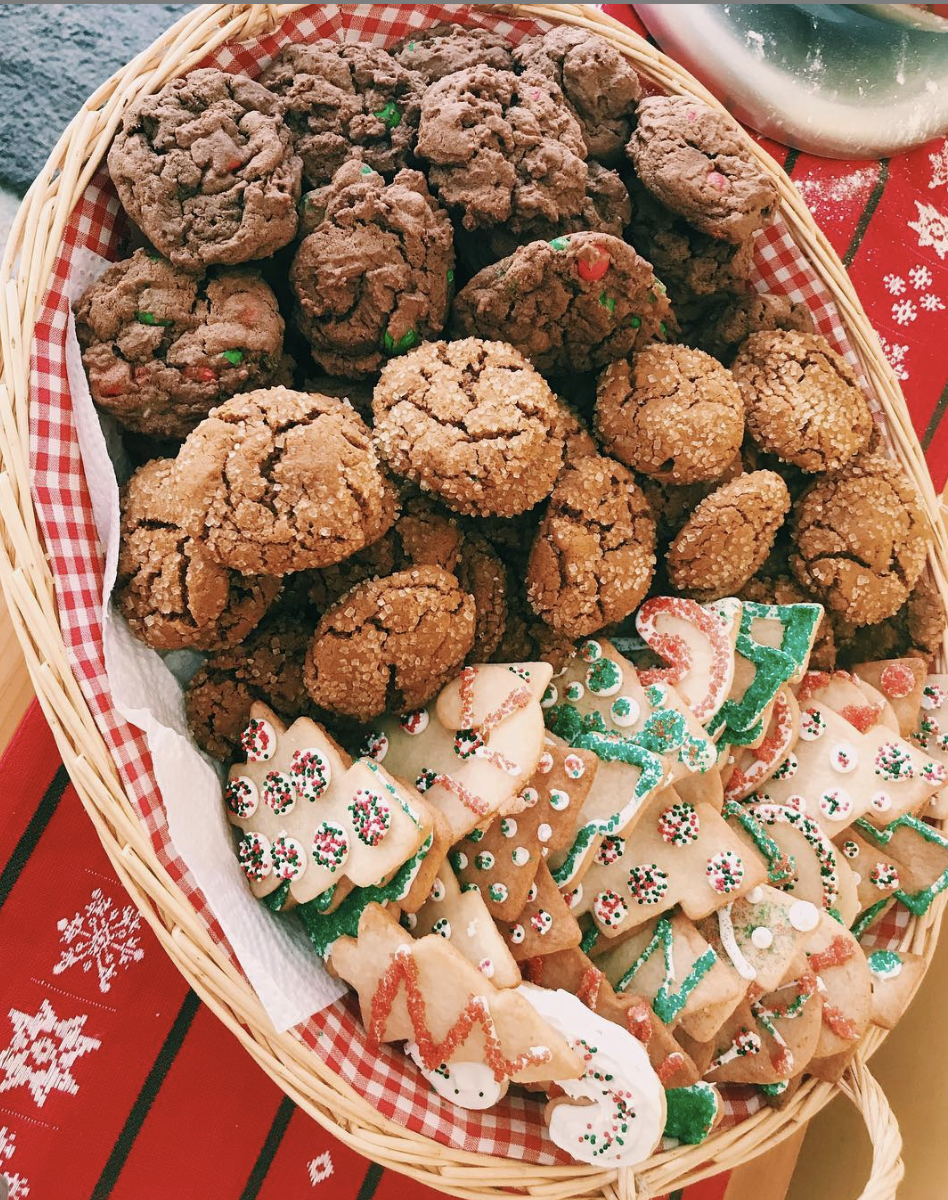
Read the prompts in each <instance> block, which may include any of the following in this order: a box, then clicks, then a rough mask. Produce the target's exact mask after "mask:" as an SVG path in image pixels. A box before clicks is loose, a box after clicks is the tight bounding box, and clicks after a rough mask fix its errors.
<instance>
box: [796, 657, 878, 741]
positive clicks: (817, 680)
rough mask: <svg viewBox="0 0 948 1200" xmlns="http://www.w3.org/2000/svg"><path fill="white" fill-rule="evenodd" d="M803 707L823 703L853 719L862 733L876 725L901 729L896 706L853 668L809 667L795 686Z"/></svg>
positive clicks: (852, 721) (846, 718)
mask: <svg viewBox="0 0 948 1200" xmlns="http://www.w3.org/2000/svg"><path fill="white" fill-rule="evenodd" d="M794 691H795V692H796V696H797V702H798V704H799V705H800V706H801V708H809V707H810V705H811V704H822V705H824V706H825V707H826V708H831V709H832V710H833V712H835V713H839V715H840V716H841V717H843V718H845V720H847V721H848V722H849V724H850V725H852V726H853V728H854V729H858V731H859V732H860V733H866V732H867V730H869V729H872V727H873V726H874V725H884V726H885V727H886V728H887V729H891V730H892V732H893V733H898V732H899V720H898V717H897V716H896V715H895V710H894V709H893V708H892V706H891V705H890V704H889V702H888V701H887V700H886V698H885V697H884V696H883V695H882V693H881V692H878V691H877V690H876V689H875V688H874V687H872V686H871V685H870V684H868V683H867V682H865V681H864V680H861V679H858V678H857V677H856V676H855V675H853V674H852V673H851V672H850V671H838V670H837V671H807V673H806V674H805V675H804V676H803V678H802V679H801V680H800V682H799V683H798V684H797V685H796V687H795V688H794Z"/></svg>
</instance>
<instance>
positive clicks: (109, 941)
mask: <svg viewBox="0 0 948 1200" xmlns="http://www.w3.org/2000/svg"><path fill="white" fill-rule="evenodd" d="M56 928H57V929H58V930H59V931H60V933H61V935H62V936H61V937H60V939H59V940H60V944H61V945H62V946H63V951H62V955H61V957H60V959H59V962H58V963H56V965H55V966H54V967H53V974H54V975H62V973H63V971H67V970H68V969H69V968H70V967H74V966H78V965H79V964H82V969H83V971H90V970H91V969H92V966H93V964H94V965H95V968H96V970H97V971H98V973H99V991H100V992H107V991H109V989H110V988H111V986H112V980H113V979H114V978H115V976H116V974H117V973H118V971H119V969H120V968H121V967H125V966H127V965H128V964H129V963H133V962H141V960H142V958H143V957H144V955H145V951H144V950H143V949H142V948H141V946H140V945H139V940H140V939H139V936H138V931H139V929H140V928H141V917H140V916H139V914H138V912H137V911H136V909H134V908H132V907H130V906H127V907H125V908H122V909H120V908H118V907H117V906H116V905H115V904H113V902H112V900H111V898H110V897H109V896H106V895H104V894H103V893H102V890H101V889H100V888H96V889H95V891H94V892H93V893H92V896H91V898H90V900H89V903H88V904H87V905H86V907H85V910H84V911H83V912H81V913H76V915H75V916H74V917H73V918H72V919H71V920H67V919H66V918H65V917H64V918H63V919H62V920H61V921H59V922H58V923H57V925H56Z"/></svg>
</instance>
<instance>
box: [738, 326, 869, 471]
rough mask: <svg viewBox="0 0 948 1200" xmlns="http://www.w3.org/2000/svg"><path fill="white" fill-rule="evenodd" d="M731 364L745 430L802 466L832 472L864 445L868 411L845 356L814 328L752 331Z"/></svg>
mask: <svg viewBox="0 0 948 1200" xmlns="http://www.w3.org/2000/svg"><path fill="white" fill-rule="evenodd" d="M731 370H732V371H733V373H734V378H735V379H736V380H737V384H738V386H739V387H740V390H741V394H742V395H743V397H744V404H745V405H746V408H747V429H748V432H749V433H750V435H751V437H752V438H753V439H754V441H755V442H756V443H757V444H758V445H759V446H760V448H761V449H762V450H764V451H766V452H767V453H768V454H776V455H777V457H778V458H781V459H783V461H784V462H790V463H794V464H795V465H796V466H798V467H800V468H802V469H803V470H804V471H811V472H815V471H836V470H838V469H839V468H840V467H843V466H845V465H846V463H848V462H849V461H850V459H852V458H854V457H855V456H856V455H857V454H860V453H861V452H862V451H863V450H865V449H866V447H867V445H868V443H869V435H870V432H871V430H872V427H873V423H872V414H871V413H870V412H869V405H868V403H867V401H866V397H865V396H864V395H863V393H862V390H861V389H860V387H859V383H858V380H857V379H856V375H855V372H854V371H853V369H852V367H851V366H850V365H849V363H848V362H846V360H845V359H844V358H843V357H842V356H841V355H839V354H837V353H836V351H835V350H834V349H833V348H832V346H830V344H829V342H827V340H826V338H824V337H821V336H820V335H819V334H818V333H796V332H786V331H783V330H776V331H774V332H770V333H753V334H751V336H750V337H749V338H748V339H747V341H746V342H744V344H743V345H742V346H741V348H740V350H739V351H738V353H737V358H735V360H734V363H733V366H732V367H731Z"/></svg>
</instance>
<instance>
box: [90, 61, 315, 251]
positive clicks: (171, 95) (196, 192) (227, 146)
mask: <svg viewBox="0 0 948 1200" xmlns="http://www.w3.org/2000/svg"><path fill="white" fill-rule="evenodd" d="M109 174H110V175H111V176H112V182H113V183H114V184H115V187H116V190H117V191H118V195H119V200H121V202H122V207H123V208H124V209H125V211H126V212H127V213H128V214H129V216H130V217H131V218H132V220H133V221H135V223H136V224H137V225H139V226H140V227H141V229H142V230H143V231H144V232H145V234H146V235H147V236H148V238H149V239H150V240H151V242H152V243H153V244H154V246H155V247H156V248H157V249H158V250H160V251H161V253H162V254H164V255H165V256H166V257H167V258H170V259H171V261H172V262H173V263H175V265H176V266H179V267H186V268H188V270H191V271H200V270H203V269H204V268H205V267H207V266H209V265H210V264H211V263H229V264H233V263H242V262H247V260H248V259H251V258H266V257H267V256H268V255H270V254H273V253H274V252H275V251H276V250H279V249H280V247H281V246H285V245H286V244H287V242H289V241H290V240H291V239H292V238H293V236H294V234H295V233H296V224H297V214H296V202H297V200H299V198H300V179H301V174H302V163H301V162H300V160H299V158H298V157H297V155H296V153H295V152H294V150H293V146H292V139H291V137H290V131H289V129H287V127H286V125H285V124H284V122H283V115H282V106H281V104H280V101H279V100H278V99H277V97H276V96H274V95H273V93H272V92H271V91H269V90H268V89H267V88H266V87H264V86H263V84H261V83H257V82H256V81H255V80H253V79H248V78H247V77H246V76H244V75H227V74H225V73H224V72H223V71H218V70H215V69H214V68H212V67H204V68H202V69H201V70H198V71H191V73H190V74H188V75H185V76H183V77H182V78H180V79H172V80H171V82H170V83H167V84H166V85H165V86H164V87H163V88H162V89H161V91H160V92H158V94H157V95H155V96H144V97H142V99H140V100H137V101H136V102H135V103H134V104H132V105H131V106H130V107H129V109H128V111H127V112H126V113H125V116H124V117H123V118H122V126H121V128H120V129H119V131H118V133H117V134H116V137H115V141H114V142H113V143H112V148H111V149H110V150H109Z"/></svg>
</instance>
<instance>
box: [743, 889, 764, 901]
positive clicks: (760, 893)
mask: <svg viewBox="0 0 948 1200" xmlns="http://www.w3.org/2000/svg"><path fill="white" fill-rule="evenodd" d="M763 898H764V889H763V888H762V887H759V886H758V887H752V888H751V890H750V891H749V892H748V893H747V896H746V897H745V899H746V900H747V903H748V904H760V902H761V900H763Z"/></svg>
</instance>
